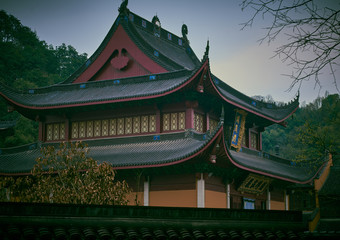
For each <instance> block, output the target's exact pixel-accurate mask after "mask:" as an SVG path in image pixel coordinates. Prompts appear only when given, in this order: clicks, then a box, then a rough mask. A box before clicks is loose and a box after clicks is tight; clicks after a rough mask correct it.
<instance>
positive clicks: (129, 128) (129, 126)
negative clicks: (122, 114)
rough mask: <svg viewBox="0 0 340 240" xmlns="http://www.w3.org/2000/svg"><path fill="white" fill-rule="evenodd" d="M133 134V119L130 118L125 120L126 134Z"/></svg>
mask: <svg viewBox="0 0 340 240" xmlns="http://www.w3.org/2000/svg"><path fill="white" fill-rule="evenodd" d="M131 133H132V118H131V117H128V118H125V134H131Z"/></svg>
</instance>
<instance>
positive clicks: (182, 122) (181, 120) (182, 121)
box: [178, 112, 185, 130]
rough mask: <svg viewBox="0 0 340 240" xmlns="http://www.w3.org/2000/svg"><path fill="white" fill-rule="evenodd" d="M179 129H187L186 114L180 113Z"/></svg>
mask: <svg viewBox="0 0 340 240" xmlns="http://www.w3.org/2000/svg"><path fill="white" fill-rule="evenodd" d="M178 129H179V130H184V129H185V112H180V113H178Z"/></svg>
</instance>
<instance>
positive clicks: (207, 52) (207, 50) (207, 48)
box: [202, 39, 209, 60]
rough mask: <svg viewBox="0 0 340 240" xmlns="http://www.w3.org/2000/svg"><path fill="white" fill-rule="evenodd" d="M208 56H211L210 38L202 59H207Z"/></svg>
mask: <svg viewBox="0 0 340 240" xmlns="http://www.w3.org/2000/svg"><path fill="white" fill-rule="evenodd" d="M208 56H209V39H208V41H207V46H206V47H205V53H204V55H203V59H202V60H204V59H206V58H207V57H208Z"/></svg>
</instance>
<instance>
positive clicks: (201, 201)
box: [197, 173, 205, 208]
mask: <svg viewBox="0 0 340 240" xmlns="http://www.w3.org/2000/svg"><path fill="white" fill-rule="evenodd" d="M197 207H198V208H204V207H205V183H204V177H203V173H201V174H200V178H199V179H198V180H197Z"/></svg>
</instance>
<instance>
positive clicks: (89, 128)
mask: <svg viewBox="0 0 340 240" xmlns="http://www.w3.org/2000/svg"><path fill="white" fill-rule="evenodd" d="M86 136H87V137H93V121H87V122H86Z"/></svg>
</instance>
